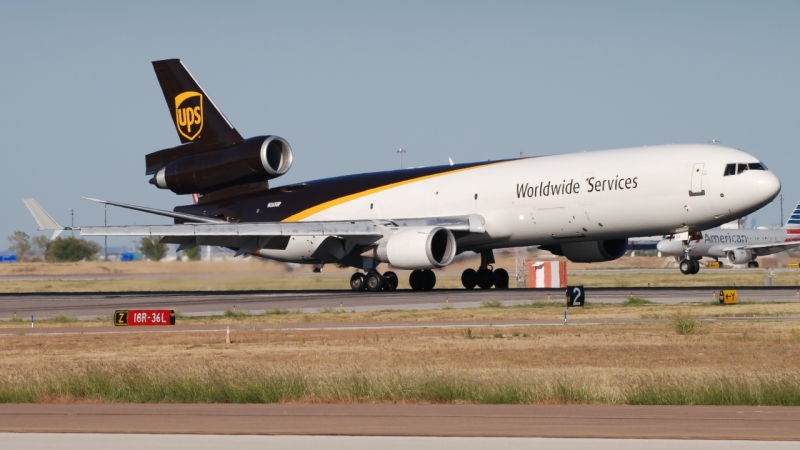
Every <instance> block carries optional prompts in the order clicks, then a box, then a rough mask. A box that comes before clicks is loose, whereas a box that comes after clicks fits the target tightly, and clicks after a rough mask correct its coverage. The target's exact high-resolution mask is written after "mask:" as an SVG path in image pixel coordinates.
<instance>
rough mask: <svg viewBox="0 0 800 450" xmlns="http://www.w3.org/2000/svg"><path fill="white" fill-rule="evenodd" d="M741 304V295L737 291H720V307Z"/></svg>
mask: <svg viewBox="0 0 800 450" xmlns="http://www.w3.org/2000/svg"><path fill="white" fill-rule="evenodd" d="M736 303H739V294H738V293H737V292H736V290H735V289H723V290H721V291H719V304H720V305H733V304H736Z"/></svg>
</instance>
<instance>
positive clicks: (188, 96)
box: [175, 91, 203, 141]
mask: <svg viewBox="0 0 800 450" xmlns="http://www.w3.org/2000/svg"><path fill="white" fill-rule="evenodd" d="M175 125H176V126H177V127H178V133H180V134H181V136H183V137H185V138H186V139H188V140H190V141H193V140H194V139H195V138H196V137H197V136H199V135H200V131H201V130H202V129H203V94H201V93H199V92H192V91H189V92H184V93H182V94H179V95H177V96H176V97H175Z"/></svg>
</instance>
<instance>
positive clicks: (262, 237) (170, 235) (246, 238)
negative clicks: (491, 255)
mask: <svg viewBox="0 0 800 450" xmlns="http://www.w3.org/2000/svg"><path fill="white" fill-rule="evenodd" d="M87 200H91V201H94V202H98V203H104V204H109V205H115V206H119V207H122V208H127V209H133V210H137V211H142V212H147V213H151V214H156V215H160V216H166V217H172V218H176V219H182V220H185V221H188V222H195V223H183V224H175V225H126V226H102V227H100V226H98V227H81V228H79V229H78V230H80V233H81V236H162V239H161V242H163V243H166V244H179V245H180V247H179V248H178V249H179V250H183V249H187V248H192V247H195V246H197V245H213V246H220V247H228V248H233V249H237V255H240V254H245V253H253V252H255V251H256V250H259V249H274V250H282V249H285V248H286V246H287V244H288V242H289V238H290V237H291V236H331V237H334V238H338V239H342V240H345V241H348V242H349V243H350V245H360V246H370V245H373V244H375V243H378V241H380V240H381V239H384V238H386V237H388V236H390V235H392V234H394V233H395V232H396V231H397V230H398V229H400V228H412V227H429V226H439V227H442V228H447V229H448V230H450V231H452V232H460V233H466V234H468V233H483V232H484V227H483V224H484V223H485V221H484V219H483V217H481V216H479V215H475V214H471V215H467V216H453V217H430V218H411V219H396V220H351V221H317V222H245V223H241V222H235V223H229V222H226V221H222V220H219V219H211V218H207V217H201V216H194V215H191V214H184V213H176V212H171V211H163V210H158V209H154V208H147V207H143V206H135V205H127V204H124V203H116V202H108V201H105V200H96V199H87ZM25 204H26V205H28V207H29V208H30V209H31V213H32V214H33V215H34V218H35V219H36V221H37V222H38V223H39V225H40V228H42V229H52V230H56V233H60V232H61V231H63V230H64V228H61V227H60V226H59V225H58V224H57V223H56V222H55V221H54V220H52V218H51V217H50V216H49V215H48V214H47V213H46V212H45V211H44V209H42V207H41V206H39V205H38V204H37V203H36V202H35V201H34V200H33V199H28V200H26V201H25ZM32 205H35V207H32ZM197 222H200V223H197Z"/></svg>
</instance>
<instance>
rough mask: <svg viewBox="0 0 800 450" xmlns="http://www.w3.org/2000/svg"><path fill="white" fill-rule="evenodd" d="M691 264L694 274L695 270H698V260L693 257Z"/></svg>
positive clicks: (694, 273)
mask: <svg viewBox="0 0 800 450" xmlns="http://www.w3.org/2000/svg"><path fill="white" fill-rule="evenodd" d="M692 265H693V266H694V267H693V268H692V275H696V274H697V272H700V261H698V260H696V259H693V260H692Z"/></svg>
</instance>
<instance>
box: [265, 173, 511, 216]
mask: <svg viewBox="0 0 800 450" xmlns="http://www.w3.org/2000/svg"><path fill="white" fill-rule="evenodd" d="M509 161H514V160H506V161H497V162H495V163H489V164H480V165H476V166H471V167H464V168H463V169H455V170H448V171H446V172H439V173H434V174H431V175H424V176H421V177H417V178H411V179H408V180H404V181H398V182H396V183H391V184H387V185H384V186H378V187H376V188H372V189H367V190H365V191H361V192H356V193H355V194H350V195H345V196H344V197H339V198H335V199H333V200H329V201H327V202H324V203H320V204H319V205H317V206H312V207H311V208H308V209H305V210H303V211H300V212H299V213H297V214H293V215H291V216H289V217H287V218H285V219H283V220H282V221H281V222H299V221H301V220H303V219H306V218H308V217H310V216H312V215H314V214H316V213H318V212H321V211H324V210H326V209H328V208H333V207H334V206H337V205H341V204H342V203H346V202H349V201H350V200H355V199H358V198H361V197H365V196H367V195H370V194H374V193H376V192H381V191H385V190H387V189H392V188H396V187H398V186H403V185H406V184H410V183H415V182H417V181H423V180H428V179H430V178H435V177H440V176H443V175H449V174H451V173H458V172H464V171H467V170H472V169H477V168H480V167H488V166H493V165H495V164H500V163H504V162H509Z"/></svg>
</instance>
